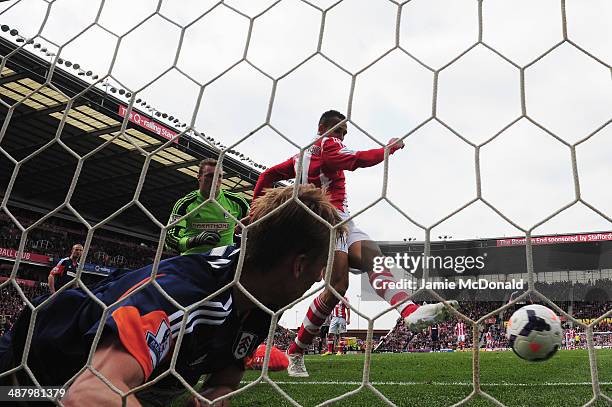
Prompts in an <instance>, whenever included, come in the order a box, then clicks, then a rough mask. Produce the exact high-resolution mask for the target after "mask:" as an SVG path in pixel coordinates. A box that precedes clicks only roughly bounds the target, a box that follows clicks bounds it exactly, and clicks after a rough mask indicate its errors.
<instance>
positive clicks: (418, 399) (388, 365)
mask: <svg viewBox="0 0 612 407" xmlns="http://www.w3.org/2000/svg"><path fill="white" fill-rule="evenodd" d="M596 353H597V358H598V363H597V364H598V369H599V372H600V375H599V376H600V381H601V382H604V383H603V384H602V385H601V389H602V392H604V393H605V394H606V395H608V396H609V397H612V384H610V382H611V381H612V350H598V351H597V352H596ZM363 362H364V356H363V355H343V356H328V357H321V356H307V357H306V366H307V368H308V371H309V373H310V377H308V378H299V379H298V378H290V377H289V376H287V373H286V372H271V373H270V377H271V378H272V379H273V380H274V381H275V382H278V385H279V387H280V388H281V389H283V390H284V391H285V392H286V393H287V394H289V395H290V396H291V397H292V398H293V399H294V400H296V401H297V402H298V403H300V404H302V405H304V406H313V405H316V404H319V403H321V402H323V401H325V400H328V399H330V398H333V397H337V396H340V395H342V394H344V393H347V392H349V391H352V390H355V389H357V388H359V383H353V382H360V381H361V377H362V370H363ZM480 366H481V375H480V377H481V383H482V389H483V390H484V391H486V392H487V393H489V394H490V395H492V396H494V397H496V398H497V399H498V400H499V401H501V402H503V403H504V404H506V405H508V406H529V407H532V406H546V407H554V406H560V407H568V406H578V405H582V404H584V403H586V402H587V401H589V400H590V399H591V398H592V388H591V385H590V382H591V376H590V368H589V360H588V354H587V352H586V351H584V350H574V351H560V352H559V353H558V354H557V355H555V356H554V357H553V358H552V359H550V360H548V361H546V362H540V363H529V362H526V361H523V360H520V359H518V358H517V357H516V356H515V355H514V354H513V353H512V352H481V353H480ZM259 374H260V372H257V371H247V372H246V373H245V376H244V381H243V386H244V385H246V384H247V383H248V382H252V381H253V380H255V379H257V378H258V377H259ZM370 381H371V382H373V383H374V387H376V388H377V389H378V390H379V391H380V392H381V393H383V394H384V395H385V396H386V397H387V398H388V399H389V400H391V401H392V402H393V403H395V404H397V405H398V406H427V407H433V406H447V405H450V404H453V403H456V402H458V401H460V400H461V399H463V398H464V397H465V396H467V395H468V394H469V393H470V392H471V390H472V385H471V381H472V354H471V353H470V352H458V353H423V354H407V353H403V354H374V355H372V364H371V371H370ZM304 382H305V383H304ZM308 382H315V383H314V384H308ZM578 383H580V384H578ZM582 383H587V384H582ZM290 405H291V404H290V403H289V402H287V401H286V400H285V399H284V398H283V397H282V396H281V395H280V394H278V392H277V391H276V390H275V389H273V388H272V386H271V385H269V384H266V383H264V384H258V385H256V386H255V387H253V388H250V389H248V390H247V391H246V392H244V393H241V394H240V395H238V396H235V397H233V399H232V406H234V407H235V406H249V407H251V406H265V407H276V406H290ZM335 405H338V406H378V405H384V404H383V403H382V402H381V401H380V399H378V398H377V397H376V396H375V395H374V393H372V392H371V391H370V390H369V389H367V388H365V389H362V390H361V391H360V392H359V393H358V394H356V395H353V396H351V397H349V398H348V399H344V400H342V401H340V402H338V403H336V404H335ZM467 405H469V406H493V405H494V404H493V403H491V402H489V401H487V400H485V399H483V398H476V399H473V400H472V401H471V402H470V403H468V404H467ZM596 405H597V406H608V405H609V404H608V403H607V402H606V401H605V400H600V401H599V402H598V403H597V404H596Z"/></svg>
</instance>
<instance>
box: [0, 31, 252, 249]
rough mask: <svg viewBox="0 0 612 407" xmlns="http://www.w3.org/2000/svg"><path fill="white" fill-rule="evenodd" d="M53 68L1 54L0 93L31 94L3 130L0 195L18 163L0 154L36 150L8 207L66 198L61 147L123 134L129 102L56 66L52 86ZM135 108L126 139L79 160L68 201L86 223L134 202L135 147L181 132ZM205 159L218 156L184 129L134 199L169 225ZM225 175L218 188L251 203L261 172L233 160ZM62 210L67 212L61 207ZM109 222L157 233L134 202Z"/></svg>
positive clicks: (66, 158)
mask: <svg viewBox="0 0 612 407" xmlns="http://www.w3.org/2000/svg"><path fill="white" fill-rule="evenodd" d="M15 49H17V45H15V44H14V43H12V42H11V41H9V40H7V39H4V38H0V56H3V57H4V56H7V55H9V54H10V53H11V52H13V51H15ZM49 70H50V64H49V62H47V61H45V60H44V59H41V58H39V57H38V56H37V55H34V54H33V53H30V52H28V51H26V50H23V49H20V50H19V51H17V52H15V53H14V54H13V55H10V57H8V58H6V63H5V65H4V67H3V69H2V72H1V74H0V98H1V99H2V101H3V102H5V103H6V104H8V105H14V104H15V103H16V102H17V101H19V100H22V99H23V97H24V96H26V95H28V94H30V93H32V92H34V91H36V92H35V93H34V94H32V95H31V96H30V97H29V98H28V99H26V100H23V102H22V103H20V104H19V105H17V106H16V108H15V110H14V111H13V113H12V116H11V117H10V119H9V121H8V127H7V128H6V134H5V135H4V138H2V140H0V148H1V149H2V150H3V151H0V153H1V154H0V185H1V193H2V196H4V194H5V193H6V189H7V186H8V183H9V181H10V179H11V174H12V173H13V171H14V169H15V165H14V164H13V163H12V162H11V160H10V159H9V158H8V157H7V156H6V154H8V155H10V156H11V157H12V158H13V159H15V160H16V161H20V160H23V159H24V158H26V157H28V156H30V155H31V154H33V153H34V152H35V151H38V150H39V149H41V148H42V150H41V152H40V153H39V154H37V155H34V156H32V157H31V158H30V159H29V160H27V161H26V162H25V163H23V165H22V166H21V168H19V173H18V176H17V179H16V182H15V184H14V185H13V188H12V190H11V195H10V200H9V205H11V204H12V205H16V206H21V207H28V208H30V209H35V210H38V211H41V212H46V211H49V210H51V209H54V208H56V207H58V206H59V205H61V204H62V202H63V201H64V199H65V197H66V195H67V192H68V190H69V186H70V184H71V181H72V178H73V176H74V174H75V172H76V171H77V159H76V158H75V157H74V156H73V155H72V154H71V153H70V152H69V151H68V150H67V149H66V148H64V147H63V146H62V144H64V145H65V146H66V147H68V148H69V149H71V150H73V151H74V152H75V153H77V154H79V155H80V156H83V155H85V154H87V153H89V152H91V151H92V150H94V149H96V148H97V147H99V146H101V145H102V144H103V143H105V142H107V141H108V140H110V139H112V138H113V137H114V135H116V134H117V132H119V131H120V129H121V124H122V121H123V120H124V117H123V116H124V114H122V113H125V107H126V105H127V102H123V101H121V100H120V99H118V98H116V97H114V96H113V95H110V94H109V93H108V92H106V91H105V90H102V89H99V88H98V87H95V86H91V85H90V83H88V82H86V81H84V80H82V79H81V78H80V77H78V76H76V75H73V74H71V73H68V72H65V71H63V70H61V69H57V68H56V69H55V71H54V72H53V75H52V78H51V81H50V82H49V85H45V86H43V84H45V81H46V77H47V75H48V73H49ZM89 86H91V87H90V88H89V89H87V88H88V87H89ZM76 95H78V97H75V96H76ZM70 98H72V101H73V104H72V105H71V106H70V110H69V112H68V117H67V119H66V122H65V126H64V127H63V128H60V121H61V119H62V117H63V115H64V113H65V110H66V108H67V105H68V104H69V101H70V100H71V99H70ZM7 113H8V109H7V107H6V106H5V105H2V106H0V119H1V122H2V123H3V124H4V125H6V124H7V123H5V118H6V116H7ZM133 113H136V114H137V115H135V116H133V117H131V118H130V121H128V125H127V130H126V134H127V135H122V136H120V137H119V138H116V139H115V140H113V141H112V142H111V143H109V144H108V145H106V146H105V147H104V148H102V149H101V150H100V151H97V152H96V153H95V154H93V155H91V156H90V157H88V158H87V159H86V160H84V161H83V167H82V170H81V172H80V175H79V178H78V181H77V183H76V188H75V190H74V194H73V196H72V198H71V200H70V204H71V205H72V206H73V207H74V208H75V209H76V210H77V211H78V212H79V214H80V215H82V216H83V217H84V218H85V219H87V220H88V221H90V222H92V223H97V222H98V221H100V220H102V219H104V218H106V217H107V216H109V215H111V214H112V213H114V212H115V211H117V210H118V209H120V208H122V207H123V206H124V205H125V204H127V203H128V202H130V201H131V200H132V198H133V196H134V192H135V189H136V186H137V184H138V180H139V178H140V177H141V172H142V168H143V164H144V163H145V156H144V155H143V154H142V153H140V152H139V151H138V150H137V149H136V148H135V147H134V145H133V144H137V145H138V146H139V147H141V148H142V149H143V150H144V151H146V152H151V151H154V150H155V149H157V148H158V147H159V146H161V145H162V144H163V143H165V142H167V141H168V134H170V135H172V134H176V133H180V131H179V130H177V129H174V128H172V127H171V126H170V125H167V124H164V123H162V122H160V121H157V120H156V119H154V118H152V117H150V116H148V115H146V114H144V113H141V112H138V111H136V110H134V111H133ZM58 131H61V134H60V137H59V140H60V141H61V143H58V142H54V143H51V141H52V140H53V139H54V137H55V135H56V134H57V133H58ZM164 134H165V135H166V138H164V137H163V135H164ZM130 140H131V141H132V143H130ZM208 157H213V158H215V157H218V150H216V149H214V148H213V147H211V146H209V145H207V144H205V143H203V142H201V141H199V140H197V139H194V138H192V137H191V136H190V135H188V134H185V135H182V136H181V137H180V138H178V141H177V142H176V143H175V144H173V145H172V146H171V147H168V148H166V149H164V150H163V151H161V152H159V153H158V154H156V155H154V156H153V158H152V160H151V162H150V165H149V168H148V171H147V174H146V179H145V182H144V184H143V189H142V192H141V195H140V199H139V201H140V202H141V203H142V204H143V205H144V207H146V209H147V210H148V211H150V212H151V213H152V214H153V215H154V216H155V217H156V218H157V219H158V220H159V221H160V222H161V223H165V222H166V221H167V219H168V216H169V212H170V210H171V208H172V206H173V205H174V203H175V202H176V200H177V199H178V198H179V197H181V196H183V195H184V194H186V193H187V192H189V191H191V190H193V189H195V188H196V187H197V181H196V178H195V177H196V175H197V169H198V167H197V166H198V163H199V161H200V160H201V159H203V158H208ZM224 171H225V174H226V175H225V178H224V180H223V185H224V188H225V189H228V190H230V191H235V192H242V193H244V194H245V196H246V197H247V198H249V199H250V198H251V197H252V189H253V187H254V184H255V182H256V181H257V178H258V176H259V172H258V171H256V170H255V169H253V168H251V167H250V166H248V165H246V164H244V163H242V162H241V161H239V160H236V159H234V158H232V157H230V156H226V157H225V159H224ZM62 213H63V214H64V215H68V216H71V217H73V215H72V214H70V213H69V212H68V211H67V210H63V212H62ZM109 225H110V226H111V227H112V228H113V229H115V228H119V229H122V230H127V231H129V232H130V233H137V234H143V235H144V236H149V237H153V236H158V235H159V229H157V227H156V226H155V225H154V223H153V222H151V220H150V219H148V218H147V216H146V215H145V214H144V212H143V211H142V210H141V209H139V208H138V207H137V206H135V205H133V206H131V207H130V208H128V209H126V210H125V211H123V212H121V213H120V214H119V215H118V216H117V217H115V218H114V219H113V220H111V221H110V222H109Z"/></svg>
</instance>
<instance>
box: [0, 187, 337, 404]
mask: <svg viewBox="0 0 612 407" xmlns="http://www.w3.org/2000/svg"><path fill="white" fill-rule="evenodd" d="M292 192H293V187H287V188H277V189H275V190H271V191H270V192H269V193H267V194H266V195H265V196H264V197H263V198H261V199H260V200H258V202H257V203H256V204H255V205H254V206H253V208H252V211H251V226H250V227H249V229H248V235H247V236H248V241H247V249H246V253H245V259H244V265H243V268H242V273H241V276H240V279H239V281H240V284H241V285H242V286H243V287H244V288H245V289H246V290H248V292H249V293H251V294H252V295H253V296H254V297H255V298H257V300H258V301H260V302H261V303H262V304H264V305H265V306H267V307H268V308H269V309H271V310H277V309H279V308H280V307H282V306H284V305H286V304H288V303H290V302H291V301H293V300H295V299H297V298H299V297H300V296H302V294H303V293H304V292H305V291H306V290H307V289H308V288H310V287H311V285H312V284H313V283H315V282H316V281H319V280H320V279H321V275H322V270H323V269H324V268H325V265H326V261H327V252H328V249H329V237H330V234H329V229H328V227H327V226H326V225H325V224H323V223H321V222H320V221H319V220H317V219H316V218H315V217H313V216H312V215H311V214H309V213H308V212H306V211H305V210H304V209H303V208H302V207H300V206H299V205H298V204H297V203H296V202H295V201H292V202H290V203H289V204H287V205H285V206H283V207H282V208H278V207H279V206H281V205H282V204H283V203H284V202H285V201H287V200H289V199H291V196H292ZM298 198H299V199H300V201H301V202H302V203H303V204H305V205H306V206H307V207H308V208H310V210H312V211H313V212H314V213H316V214H317V215H319V216H320V217H321V218H323V219H325V220H326V221H327V222H329V223H330V224H336V223H338V222H339V218H338V215H337V211H336V210H335V209H334V207H333V206H332V205H331V204H330V202H329V200H328V198H327V197H326V196H325V194H324V192H322V190H320V189H317V188H315V187H314V186H311V185H303V186H300V187H299V193H298ZM276 208H278V210H277V211H275V212H274V214H272V215H271V216H269V217H267V218H266V219H263V220H261V221H259V222H256V221H257V220H259V219H261V218H262V217H264V216H265V215H266V214H268V213H270V212H271V211H272V210H273V209H276ZM253 222H256V223H253ZM342 231H343V229H342ZM238 257H239V250H238V249H236V248H235V247H233V246H227V247H219V248H215V249H213V250H212V251H210V252H208V253H205V254H192V255H186V256H180V257H175V258H171V259H168V260H165V261H162V262H160V264H159V268H158V270H157V273H156V275H155V278H154V282H153V281H152V279H151V276H152V268H151V266H148V267H145V268H142V269H140V270H136V271H128V272H125V271H124V272H119V273H116V274H113V275H111V276H110V277H109V278H108V279H106V280H104V281H102V282H101V283H99V284H98V285H97V286H95V287H93V288H92V292H93V294H94V295H95V297H96V298H97V300H98V301H101V302H102V303H104V304H105V305H107V306H109V308H108V312H107V313H106V314H103V309H102V307H101V306H100V304H99V303H97V302H96V301H94V300H92V299H91V298H90V297H89V296H88V295H87V293H85V292H84V291H83V290H81V289H70V290H65V291H63V292H61V293H59V294H58V295H56V297H54V298H52V299H51V300H50V301H49V302H48V303H46V304H45V305H43V306H41V307H40V308H39V311H38V313H37V315H36V320H35V324H34V331H33V335H32V341H31V344H30V347H29V355H28V367H29V368H30V369H31V370H32V372H33V374H34V376H35V377H36V378H37V380H38V381H39V383H40V384H41V385H43V386H62V385H63V384H64V383H66V382H67V381H68V380H70V379H71V378H72V377H74V375H76V374H77V373H79V371H80V370H81V369H82V368H83V366H85V364H86V360H87V357H88V355H89V352H90V347H91V344H92V341H93V339H94V336H95V334H96V332H97V330H98V329H99V326H100V325H102V327H100V329H102V335H101V338H100V341H99V343H98V346H97V348H96V349H95V351H94V353H93V360H92V364H91V365H92V367H93V368H94V369H96V370H97V371H98V372H100V373H101V374H102V375H103V376H105V377H106V378H107V379H108V380H109V381H110V382H111V383H112V384H113V385H114V386H116V387H117V388H118V389H119V390H120V391H121V392H124V393H125V392H127V391H129V390H130V389H133V388H135V387H137V386H140V385H142V384H144V383H146V382H150V381H152V380H154V379H155V378H157V377H158V376H159V375H160V374H162V373H164V372H166V371H167V370H168V369H169V367H170V361H171V358H172V355H173V353H174V352H178V357H177V360H176V365H175V369H176V372H177V373H178V374H179V375H181V376H182V377H183V378H184V379H185V380H186V381H187V382H188V383H190V384H191V385H195V384H196V382H197V379H198V378H199V377H200V376H201V375H202V374H209V377H208V379H207V381H206V382H205V384H204V389H203V391H204V392H205V393H203V394H205V395H206V397H207V398H209V399H214V398H217V397H220V396H222V395H224V394H227V393H228V392H230V391H231V390H232V389H236V388H237V387H238V386H239V383H240V380H241V378H242V374H243V370H244V365H243V359H244V357H245V356H247V355H249V354H250V353H251V352H252V351H253V350H255V349H256V348H257V346H258V345H259V344H260V343H261V342H263V341H264V340H265V339H266V336H267V334H268V329H269V326H270V316H269V315H268V314H267V313H265V312H264V311H262V310H261V309H260V308H258V307H257V306H256V305H255V304H254V303H253V302H251V301H250V300H249V299H248V297H246V296H245V295H244V294H243V293H242V292H241V291H240V290H239V289H238V288H237V287H236V286H235V285H234V286H231V287H228V284H230V283H231V282H232V280H233V278H234V275H235V271H236V267H237V263H238V262H237V260H238ZM156 285H158V286H159V288H158V287H156ZM271 286H274V289H273V290H271V289H270V287H271ZM162 291H164V292H165V294H167V295H168V296H170V297H172V298H173V299H174V300H175V301H176V302H177V303H178V304H179V305H180V306H181V307H185V308H187V309H186V310H183V309H181V308H180V307H177V306H176V305H175V304H173V303H172V302H171V301H169V300H168V299H167V298H166V296H165V295H164V294H163V293H162ZM45 298H46V297H42V298H39V299H37V301H36V303H37V304H38V303H40V302H42V300H43V299H45ZM35 305H36V304H35ZM25 309H26V311H25V312H24V313H22V314H21V315H20V317H19V318H18V320H17V322H16V323H15V325H14V327H13V329H12V330H11V331H10V332H9V333H8V334H7V335H6V336H5V337H3V338H1V339H0V375H2V373H4V372H6V371H8V370H9V369H12V368H13V367H16V366H19V364H20V362H21V358H22V355H23V350H24V343H25V338H26V336H27V332H28V326H29V323H30V314H31V313H30V312H29V308H28V307H26V308H25ZM183 326H184V336H183V338H182V342H181V344H180V348H178V349H177V346H176V345H177V342H176V340H177V339H178V335H179V332H180V331H181V328H182V327H183ZM0 382H1V383H0V384H2V385H20V386H25V385H30V384H31V380H30V379H29V376H28V375H27V373H26V372H25V371H24V370H23V369H21V370H18V371H17V372H16V373H14V374H11V375H4V376H2V377H0ZM157 390H158V391H157ZM184 392H185V389H184V387H183V386H182V384H181V383H180V382H179V381H178V379H177V378H176V377H175V376H174V375H172V374H170V375H167V376H165V377H164V378H162V379H161V380H160V381H158V382H156V383H154V384H152V385H151V386H150V387H147V388H145V389H144V390H143V391H140V392H138V393H136V394H130V395H129V396H128V397H127V405H130V406H132V405H134V406H138V405H141V401H142V402H145V403H147V404H150V403H154V402H155V400H157V401H158V402H160V403H162V404H165V405H167V404H168V403H170V402H171V400H172V399H173V398H174V397H175V396H177V395H180V394H182V393H184ZM161 395H165V397H166V399H165V400H160V399H159V398H160V397H161ZM121 402H122V399H121V397H120V396H119V395H118V394H117V393H115V392H114V391H113V390H111V389H110V388H109V386H108V385H107V384H105V383H104V382H103V381H102V380H100V379H99V378H98V377H97V376H95V375H94V374H93V373H92V372H91V371H90V370H89V369H85V370H83V371H82V372H81V373H80V374H79V375H78V376H77V377H76V379H75V380H74V382H73V383H72V384H71V385H70V387H69V389H68V392H67V395H66V397H64V398H63V399H62V403H63V404H64V405H66V406H82V405H121Z"/></svg>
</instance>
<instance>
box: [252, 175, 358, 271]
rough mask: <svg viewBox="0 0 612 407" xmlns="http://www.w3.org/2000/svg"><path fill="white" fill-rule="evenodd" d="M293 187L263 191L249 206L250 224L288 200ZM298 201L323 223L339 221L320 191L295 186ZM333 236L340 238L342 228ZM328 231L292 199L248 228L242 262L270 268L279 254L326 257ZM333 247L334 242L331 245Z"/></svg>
mask: <svg viewBox="0 0 612 407" xmlns="http://www.w3.org/2000/svg"><path fill="white" fill-rule="evenodd" d="M293 188H294V187H293V186H288V187H282V188H275V189H267V190H265V194H264V195H263V196H262V197H260V198H258V199H257V200H255V202H254V203H253V205H252V207H251V219H250V222H251V223H253V222H255V221H257V220H258V219H262V218H263V217H264V216H266V215H267V214H268V213H270V212H272V211H273V210H274V209H276V208H278V207H280V206H281V205H283V204H284V203H285V202H287V201H289V200H291V197H292V196H293ZM297 197H298V199H299V200H300V201H301V202H302V203H303V204H304V205H305V206H306V207H307V208H309V209H310V210H311V211H313V212H314V213H316V214H317V215H318V216H320V217H321V218H322V219H324V220H325V221H326V222H327V223H329V224H331V225H335V224H337V223H339V222H340V221H341V219H340V216H339V215H338V210H337V209H336V208H335V207H334V206H333V205H332V204H331V202H330V200H329V197H328V196H327V195H326V194H325V192H324V191H323V190H322V189H321V188H317V187H316V186H314V185H312V184H308V185H300V186H299V187H298V194H297ZM336 231H337V233H336V234H337V236H338V237H340V238H344V236H345V234H346V228H345V227H344V226H342V227H340V228H338V229H336ZM329 237H330V233H329V228H328V226H327V225H326V224H325V223H324V222H321V221H320V220H319V219H317V218H316V217H314V216H313V215H312V214H310V213H309V212H307V211H306V210H305V209H304V208H303V207H302V206H300V205H299V204H298V203H297V202H296V201H295V200H291V202H289V203H288V204H286V205H285V206H283V207H282V208H280V209H279V210H277V211H276V212H274V213H273V214H272V215H271V216H269V217H267V218H266V219H264V220H262V221H261V222H259V223H257V224H255V225H253V226H251V227H250V228H249V231H248V234H247V250H246V256H247V258H246V260H247V261H249V262H250V263H251V264H253V265H254V266H256V267H270V266H273V265H274V263H275V262H276V261H278V260H280V259H281V256H279V254H281V255H284V254H308V255H315V256H317V255H320V256H325V257H327V251H328V249H329ZM334 244H335V242H334Z"/></svg>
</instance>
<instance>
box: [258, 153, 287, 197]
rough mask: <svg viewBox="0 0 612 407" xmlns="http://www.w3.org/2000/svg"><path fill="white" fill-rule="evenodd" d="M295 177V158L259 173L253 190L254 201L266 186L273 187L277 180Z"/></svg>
mask: <svg viewBox="0 0 612 407" xmlns="http://www.w3.org/2000/svg"><path fill="white" fill-rule="evenodd" d="M292 178H295V167H294V165H293V158H289V159H288V160H287V161H283V162H282V163H280V164H277V165H275V166H274V167H270V168H268V169H267V170H265V171H264V172H262V173H261V175H259V178H258V179H257V184H256V185H255V189H254V190H253V201H255V199H257V198H258V197H259V196H260V195H261V194H262V192H263V190H264V189H265V188H271V187H272V186H274V183H275V182H278V181H282V180H286V179H292Z"/></svg>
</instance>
